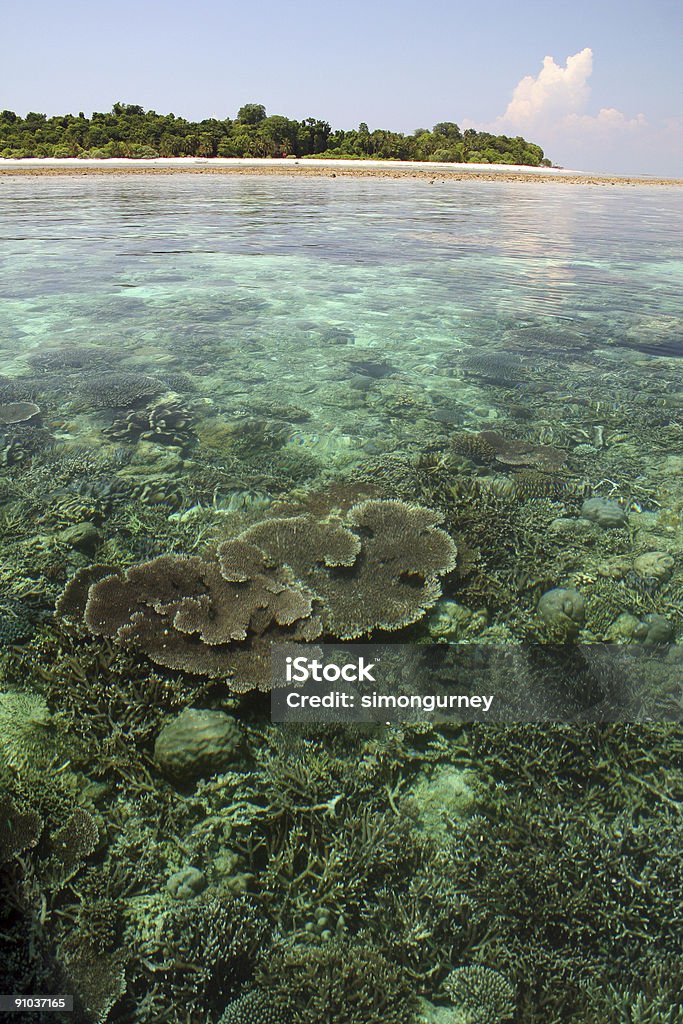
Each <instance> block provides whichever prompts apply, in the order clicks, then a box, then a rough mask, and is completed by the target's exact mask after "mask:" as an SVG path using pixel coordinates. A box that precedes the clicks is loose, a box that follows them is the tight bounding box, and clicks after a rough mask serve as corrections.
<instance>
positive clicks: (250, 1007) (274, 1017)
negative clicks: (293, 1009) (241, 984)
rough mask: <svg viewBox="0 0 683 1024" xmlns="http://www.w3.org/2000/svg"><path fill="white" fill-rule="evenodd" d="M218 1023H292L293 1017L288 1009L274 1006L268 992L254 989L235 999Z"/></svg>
mask: <svg viewBox="0 0 683 1024" xmlns="http://www.w3.org/2000/svg"><path fill="white" fill-rule="evenodd" d="M218 1024H291V1017H290V1015H289V1014H288V1013H287V1011H286V1010H284V1009H281V1008H279V1007H276V1006H273V1001H272V997H271V996H269V995H268V994H267V993H266V992H262V991H260V990H259V989H254V990H253V991H252V992H246V993H245V994H244V995H242V996H239V997H238V998H237V999H233V1001H232V1002H231V1003H230V1004H229V1006H228V1007H227V1008H226V1010H225V1013H224V1014H223V1016H222V1017H221V1018H220V1020H219V1022H218Z"/></svg>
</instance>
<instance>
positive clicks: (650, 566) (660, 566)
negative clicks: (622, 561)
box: [633, 551, 675, 580]
mask: <svg viewBox="0 0 683 1024" xmlns="http://www.w3.org/2000/svg"><path fill="white" fill-rule="evenodd" d="M674 564H675V560H674V558H673V556H672V555H669V554H668V553H667V552H666V551H646V552H644V554H642V555H638V557H637V558H636V560H635V561H634V563H633V568H634V569H635V571H636V572H637V573H638V575H639V576H641V577H642V578H643V579H655V580H666V579H668V578H669V576H670V575H671V572H672V570H673V567H674Z"/></svg>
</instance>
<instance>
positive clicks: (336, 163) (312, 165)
mask: <svg viewBox="0 0 683 1024" xmlns="http://www.w3.org/2000/svg"><path fill="white" fill-rule="evenodd" d="M178 172H190V173H195V174H206V173H210V174H220V173H231V172H232V173H242V174H288V175H297V174H299V175H305V176H309V175H317V176H325V177H332V176H334V177H346V176H350V177H383V178H402V177H413V178H425V177H428V178H429V179H430V180H431V179H437V178H438V179H439V181H449V180H456V181H462V180H467V179H473V180H480V181H481V180H483V181H496V180H499V181H500V180H503V181H534V182H547V181H556V182H562V183H565V184H612V185H659V186H662V185H674V186H680V185H683V179H680V178H658V177H654V176H632V175H611V174H595V173H592V172H590V171H575V170H568V169H567V168H564V167H528V166H525V165H519V164H450V163H449V164H446V163H433V162H422V161H408V160H407V161H399V160H320V159H307V158H306V159H304V158H302V159H297V158H292V157H288V158H286V159H269V158H246V157H245V158H239V157H231V158H225V157H212V158H202V157H157V158H154V159H126V158H119V157H112V158H110V159H106V160H94V159H79V158H78V157H65V158H57V157H33V158H27V159H23V160H16V159H1V158H0V175H4V174H20V175H40V174H50V175H51V174H66V175H74V174H87V173H105V174H106V173H110V174H149V173H157V174H173V173H178Z"/></svg>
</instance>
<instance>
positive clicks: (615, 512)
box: [581, 498, 628, 530]
mask: <svg viewBox="0 0 683 1024" xmlns="http://www.w3.org/2000/svg"><path fill="white" fill-rule="evenodd" d="M581 515H582V516H583V518H584V519H588V520H589V521H590V522H591V523H597V525H598V526H601V527H602V528H603V529H604V530H609V529H614V528H616V527H619V526H626V523H627V522H628V516H627V515H626V512H625V510H624V509H623V508H622V507H621V505H619V504H618V503H617V502H616V501H610V500H609V498H587V499H586V500H585V501H584V503H583V505H582V506H581Z"/></svg>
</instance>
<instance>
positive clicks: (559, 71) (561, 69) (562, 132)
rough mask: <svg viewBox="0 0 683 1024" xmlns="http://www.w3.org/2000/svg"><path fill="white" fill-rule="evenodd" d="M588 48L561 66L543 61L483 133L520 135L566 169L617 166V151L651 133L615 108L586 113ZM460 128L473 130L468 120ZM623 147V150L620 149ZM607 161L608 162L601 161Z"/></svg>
mask: <svg viewBox="0 0 683 1024" xmlns="http://www.w3.org/2000/svg"><path fill="white" fill-rule="evenodd" d="M592 73H593V51H592V50H591V49H590V47H586V48H585V49H583V50H580V51H579V52H578V53H575V54H573V55H572V56H569V57H567V60H566V63H565V64H564V66H563V65H562V64H557V63H556V62H555V59H554V58H553V57H544V58H543V65H542V67H541V70H540V71H539V73H538V74H537V75H535V76H534V75H526V76H525V77H524V78H522V80H521V81H520V82H519V83H518V84H517V85H516V86H515V88H514V90H513V93H512V98H511V100H510V102H509V103H508V105H507V108H506V110H505V113H504V114H502V115H501V116H500V117H497V118H496V119H495V121H493V122H492V123H491V124H488V125H479V126H478V127H480V128H484V130H487V131H492V132H495V133H499V134H505V135H523V136H524V137H525V138H527V139H529V140H531V141H533V142H538V143H540V145H541V146H543V147H544V149H545V150H546V151H547V152H548V153H549V154H550V155H551V156H552V157H554V159H555V160H559V161H561V162H562V163H563V164H565V165H568V166H581V165H584V166H586V165H587V162H588V161H590V164H592V166H593V167H597V166H599V165H601V164H604V165H605V166H607V164H610V165H612V166H616V165H615V163H614V161H615V159H616V161H617V163H621V162H622V156H621V153H622V151H623V153H624V154H626V153H628V154H629V155H630V154H632V153H633V151H634V147H635V148H636V149H637V148H638V146H639V143H640V144H642V143H643V142H644V141H645V137H646V135H649V134H651V132H652V126H651V125H649V124H648V121H647V119H646V117H645V115H644V114H637V115H636V116H635V117H632V116H629V115H627V114H625V113H623V112H622V111H621V110H618V109H617V108H616V107H602V108H600V109H599V110H598V111H597V113H594V112H591V110H590V95H591V89H590V77H591V75H592ZM464 127H473V128H474V127H477V125H474V124H473V123H471V122H467V123H465V124H464ZM625 147H628V148H625ZM605 162H607V163H605Z"/></svg>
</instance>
